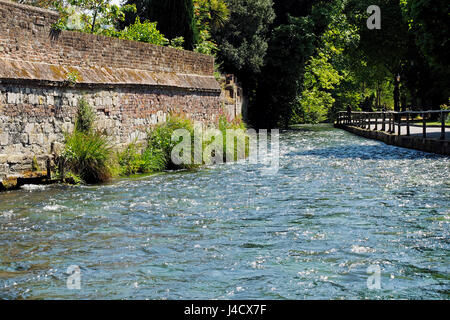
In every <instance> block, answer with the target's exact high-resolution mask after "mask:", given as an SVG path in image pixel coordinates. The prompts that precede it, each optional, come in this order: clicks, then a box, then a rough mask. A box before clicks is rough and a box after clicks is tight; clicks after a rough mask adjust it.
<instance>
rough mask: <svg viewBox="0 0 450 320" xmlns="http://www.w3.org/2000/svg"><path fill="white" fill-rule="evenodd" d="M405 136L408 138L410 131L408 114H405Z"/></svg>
mask: <svg viewBox="0 0 450 320" xmlns="http://www.w3.org/2000/svg"><path fill="white" fill-rule="evenodd" d="M406 135H407V136H410V131H409V113H407V114H406Z"/></svg>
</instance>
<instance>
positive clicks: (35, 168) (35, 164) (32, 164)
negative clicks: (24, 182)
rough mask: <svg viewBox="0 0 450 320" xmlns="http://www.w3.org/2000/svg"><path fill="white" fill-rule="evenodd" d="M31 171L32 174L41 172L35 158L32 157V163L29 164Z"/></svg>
mask: <svg viewBox="0 0 450 320" xmlns="http://www.w3.org/2000/svg"><path fill="white" fill-rule="evenodd" d="M31 171H33V172H36V171H41V168H40V167H39V164H38V162H37V159H36V156H34V157H33V161H32V163H31Z"/></svg>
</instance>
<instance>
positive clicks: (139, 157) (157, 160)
mask: <svg viewBox="0 0 450 320" xmlns="http://www.w3.org/2000/svg"><path fill="white" fill-rule="evenodd" d="M117 157H118V163H119V165H120V174H121V175H126V176H129V175H133V174H138V173H151V172H160V171H163V170H165V168H166V165H167V162H166V157H165V154H164V153H163V152H162V151H161V150H156V149H154V148H152V147H147V148H142V146H141V145H138V144H137V143H136V142H134V143H131V144H130V145H129V146H128V147H127V148H126V149H125V150H124V151H122V152H121V153H119V154H118V155H117Z"/></svg>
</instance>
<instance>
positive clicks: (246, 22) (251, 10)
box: [213, 0, 275, 80]
mask: <svg viewBox="0 0 450 320" xmlns="http://www.w3.org/2000/svg"><path fill="white" fill-rule="evenodd" d="M227 4H228V9H229V12H230V14H229V19H228V21H227V22H226V23H225V26H224V27H223V28H221V29H216V30H213V37H214V39H216V40H217V43H218V44H219V47H220V54H219V59H220V61H221V62H223V67H224V69H225V70H227V71H228V72H232V73H234V74H236V75H237V76H238V77H239V78H240V79H241V80H244V75H245V74H246V73H248V72H250V73H258V72H259V71H260V70H261V67H262V66H263V64H264V57H265V55H266V51H267V48H268V44H267V41H268V34H267V33H268V29H269V26H270V24H271V23H272V21H273V19H274V18H275V15H274V11H273V9H272V5H273V3H272V0H247V1H242V0H228V1H227Z"/></svg>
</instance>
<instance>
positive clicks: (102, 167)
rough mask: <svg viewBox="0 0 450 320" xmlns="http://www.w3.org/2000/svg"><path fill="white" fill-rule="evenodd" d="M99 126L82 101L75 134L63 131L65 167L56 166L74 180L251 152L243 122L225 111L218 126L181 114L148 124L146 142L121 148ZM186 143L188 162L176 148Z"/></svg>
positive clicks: (185, 166) (189, 166) (193, 165)
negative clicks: (194, 120)
mask: <svg viewBox="0 0 450 320" xmlns="http://www.w3.org/2000/svg"><path fill="white" fill-rule="evenodd" d="M95 124H96V119H95V112H94V111H93V109H92V107H91V106H90V105H89V104H88V102H87V101H86V100H85V99H81V100H80V101H79V103H78V111H77V115H76V120H75V126H74V129H73V132H71V133H65V147H64V150H63V152H62V155H61V159H62V160H63V161H59V165H63V166H64V168H63V170H61V169H62V168H58V172H64V176H65V177H70V180H71V181H76V182H85V183H98V182H106V181H108V180H110V179H111V178H113V177H117V176H130V175H135V174H147V173H157V172H163V171H167V170H195V169H198V168H199V167H201V166H202V165H205V164H213V163H222V162H227V161H237V160H240V159H242V158H245V157H248V155H249V140H248V137H247V133H246V126H245V124H244V123H243V122H242V119H240V118H237V119H233V120H231V119H230V118H228V117H227V116H226V115H225V114H224V113H222V115H221V116H220V117H219V119H218V123H217V125H216V126H210V127H208V128H206V127H204V126H203V125H201V124H200V123H194V122H193V121H192V120H190V119H188V118H186V117H185V116H183V115H171V116H169V118H168V120H167V121H166V122H165V123H161V124H158V125H156V126H154V127H151V128H148V132H147V137H146V139H145V141H134V142H132V143H130V144H129V145H128V146H126V147H125V148H124V149H122V150H117V148H115V146H114V145H113V144H112V143H111V139H110V137H109V136H108V135H107V133H106V132H105V131H102V130H98V129H96V125H95ZM216 139H221V140H220V141H218V140H216ZM230 139H231V140H232V141H228V140H230ZM183 143H184V144H183ZM183 145H184V148H182V149H180V150H179V153H180V157H181V158H182V159H184V161H182V162H178V161H176V160H177V157H176V156H174V152H175V151H174V150H175V148H176V147H177V146H183ZM227 146H229V148H228V149H227ZM183 153H185V154H183ZM186 153H187V154H186ZM186 157H187V158H186ZM60 178H61V179H64V177H60Z"/></svg>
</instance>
